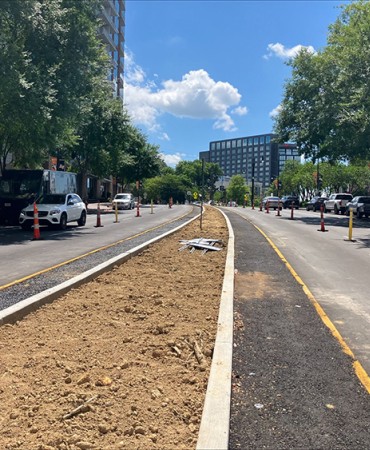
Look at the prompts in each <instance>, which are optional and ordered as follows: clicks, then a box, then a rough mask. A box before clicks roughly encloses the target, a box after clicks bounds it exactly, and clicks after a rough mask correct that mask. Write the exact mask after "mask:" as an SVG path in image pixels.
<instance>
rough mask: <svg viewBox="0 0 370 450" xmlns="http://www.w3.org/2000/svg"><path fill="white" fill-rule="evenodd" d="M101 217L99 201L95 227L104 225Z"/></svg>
mask: <svg viewBox="0 0 370 450" xmlns="http://www.w3.org/2000/svg"><path fill="white" fill-rule="evenodd" d="M102 226H103V225H102V224H101V219H100V202H99V203H98V211H97V213H96V225H95V228H98V227H102Z"/></svg>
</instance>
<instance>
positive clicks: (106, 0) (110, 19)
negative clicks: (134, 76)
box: [99, 0, 125, 99]
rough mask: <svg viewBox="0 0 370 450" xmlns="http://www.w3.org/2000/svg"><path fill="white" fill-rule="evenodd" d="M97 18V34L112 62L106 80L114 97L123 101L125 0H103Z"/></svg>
mask: <svg viewBox="0 0 370 450" xmlns="http://www.w3.org/2000/svg"><path fill="white" fill-rule="evenodd" d="M99 18H100V19H101V21H102V25H101V27H100V29H99V32H100V35H101V38H102V40H103V42H104V44H105V46H106V50H107V53H108V54H109V56H110V58H111V61H112V66H111V69H110V72H109V74H108V79H109V81H110V82H111V83H112V88H113V92H114V95H116V96H117V97H120V98H122V99H123V76H124V43H125V0H103V7H102V10H101V11H100V12H99Z"/></svg>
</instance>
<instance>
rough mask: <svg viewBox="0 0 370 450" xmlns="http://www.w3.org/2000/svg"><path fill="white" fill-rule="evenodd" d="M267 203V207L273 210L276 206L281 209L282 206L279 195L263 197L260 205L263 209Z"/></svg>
mask: <svg viewBox="0 0 370 450" xmlns="http://www.w3.org/2000/svg"><path fill="white" fill-rule="evenodd" d="M267 203H268V206H269V209H273V210H275V211H276V210H277V209H278V208H279V209H281V208H282V203H281V200H280V198H279V197H272V196H269V197H265V198H264V199H263V200H262V205H263V208H264V209H267Z"/></svg>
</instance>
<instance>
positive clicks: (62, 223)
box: [59, 214, 67, 230]
mask: <svg viewBox="0 0 370 450" xmlns="http://www.w3.org/2000/svg"><path fill="white" fill-rule="evenodd" d="M59 228H60V229H61V230H65V229H66V228H67V216H66V214H62V216H61V218H60V222H59Z"/></svg>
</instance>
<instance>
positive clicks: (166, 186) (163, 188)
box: [144, 173, 188, 203]
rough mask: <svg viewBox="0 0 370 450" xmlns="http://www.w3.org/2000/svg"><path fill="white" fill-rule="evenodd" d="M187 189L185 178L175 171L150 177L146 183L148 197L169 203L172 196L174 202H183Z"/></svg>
mask: <svg viewBox="0 0 370 450" xmlns="http://www.w3.org/2000/svg"><path fill="white" fill-rule="evenodd" d="M187 189H188V188H187V186H186V184H184V179H183V178H182V177H180V176H179V175H175V174H173V173H172V174H171V173H167V174H165V175H162V176H157V177H154V178H151V179H148V180H146V181H145V183H144V190H145V192H146V194H147V199H148V200H153V201H154V202H162V203H168V202H169V199H170V198H171V197H172V199H173V201H174V202H180V203H183V202H184V201H185V198H186V191H187Z"/></svg>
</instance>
